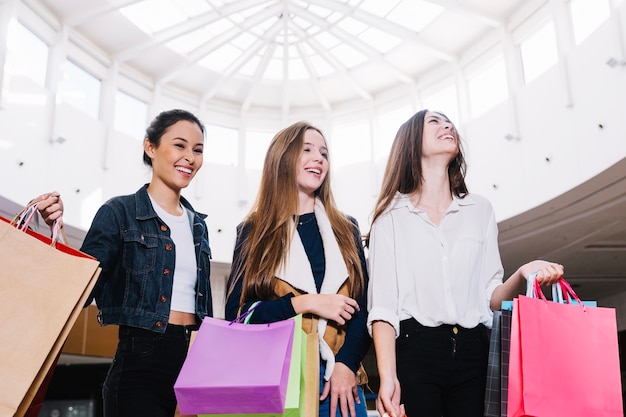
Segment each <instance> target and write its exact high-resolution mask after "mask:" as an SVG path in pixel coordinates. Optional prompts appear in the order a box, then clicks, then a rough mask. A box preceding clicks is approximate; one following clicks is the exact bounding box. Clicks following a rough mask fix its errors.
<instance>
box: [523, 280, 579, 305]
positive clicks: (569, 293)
mask: <svg viewBox="0 0 626 417" xmlns="http://www.w3.org/2000/svg"><path fill="white" fill-rule="evenodd" d="M529 278H530V277H529ZM532 285H533V293H534V294H533V298H537V295H539V298H541V299H542V300H544V301H548V300H547V299H546V296H545V295H544V294H543V291H541V286H540V285H539V282H538V281H537V280H536V279H533V280H532ZM555 287H558V289H555ZM555 293H556V294H557V297H556V298H553V301H554V302H557V303H562V304H571V303H572V298H573V299H574V300H576V301H577V302H578V304H579V305H580V306H582V308H583V310H584V309H585V305H584V304H583V302H582V301H581V300H580V298H578V295H577V294H576V292H574V289H573V288H572V286H571V285H570V284H569V282H567V281H566V280H565V279H563V277H561V278H559V282H558V283H556V284H552V296H553V297H554V295H555ZM558 293H561V297H560V299H559V298H558ZM563 295H564V296H565V297H563Z"/></svg>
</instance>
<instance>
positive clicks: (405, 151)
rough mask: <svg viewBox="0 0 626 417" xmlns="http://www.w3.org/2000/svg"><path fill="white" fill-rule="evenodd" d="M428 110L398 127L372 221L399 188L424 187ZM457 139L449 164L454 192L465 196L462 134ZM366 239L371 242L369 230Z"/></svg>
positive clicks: (404, 192) (406, 189)
mask: <svg viewBox="0 0 626 417" xmlns="http://www.w3.org/2000/svg"><path fill="white" fill-rule="evenodd" d="M428 112H429V110H428V109H424V110H420V111H419V112H417V113H415V114H414V115H413V116H412V117H411V118H410V119H409V120H407V121H406V122H404V123H403V124H402V126H400V129H398V133H396V138H395V139H394V141H393V145H391V151H390V152H389V160H388V161H387V166H386V167H385V175H384V177H383V183H382V187H381V191H380V195H379V196H378V200H377V201H376V206H375V208H374V216H373V217H372V223H371V224H374V222H375V221H376V219H377V218H378V217H379V216H380V215H381V214H382V213H383V212H384V211H385V210H386V209H387V207H389V204H391V201H392V200H393V197H394V196H395V194H396V192H400V193H402V194H411V193H413V192H416V191H420V190H421V187H422V181H423V179H424V178H423V174H422V136H423V134H424V118H425V117H426V113H428ZM435 113H437V114H439V115H440V116H442V117H444V118H445V119H446V121H447V122H450V119H448V117H447V116H446V115H445V114H443V113H441V112H435ZM455 130H456V129H455ZM457 136H458V133H457ZM458 139H459V140H458V148H459V152H458V153H457V155H456V157H455V158H454V159H453V160H452V161H450V164H449V165H448V176H449V178H450V191H451V192H452V194H453V195H455V196H457V197H459V198H463V197H465V195H467V186H466V185H465V171H466V164H465V158H464V157H463V149H462V146H461V138H460V137H459V138H458ZM370 230H371V229H370ZM366 243H369V233H368V235H367V239H366Z"/></svg>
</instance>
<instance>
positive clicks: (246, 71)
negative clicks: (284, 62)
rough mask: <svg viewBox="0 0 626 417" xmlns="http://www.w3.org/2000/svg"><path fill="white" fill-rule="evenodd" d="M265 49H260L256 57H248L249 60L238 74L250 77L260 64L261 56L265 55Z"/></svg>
mask: <svg viewBox="0 0 626 417" xmlns="http://www.w3.org/2000/svg"><path fill="white" fill-rule="evenodd" d="M266 49H267V47H264V48H261V50H260V51H259V52H258V54H257V55H254V56H252V57H250V59H249V60H248V61H246V62H245V63H244V64H243V65H242V66H241V68H239V73H240V74H242V75H246V76H249V77H252V76H253V75H254V73H255V72H256V69H257V67H258V66H259V64H260V63H261V56H262V55H263V54H264V53H265V50H266Z"/></svg>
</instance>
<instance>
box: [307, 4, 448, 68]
mask: <svg viewBox="0 0 626 417" xmlns="http://www.w3.org/2000/svg"><path fill="white" fill-rule="evenodd" d="M310 3H313V4H316V5H318V6H321V7H325V8H327V9H330V10H334V11H336V12H338V13H341V14H343V15H345V16H350V17H352V18H354V19H356V20H359V21H361V22H363V23H365V24H367V25H369V26H374V27H376V28H377V29H380V30H381V31H383V32H387V33H389V34H390V35H393V36H396V37H398V38H400V39H402V40H412V41H414V42H416V43H418V44H419V45H420V47H422V48H424V49H426V50H427V51H428V52H429V53H431V54H433V55H434V56H436V57H438V58H439V59H442V60H444V61H446V62H455V61H456V57H455V56H454V55H452V54H450V53H446V52H444V51H442V50H441V48H438V47H435V46H433V45H431V44H429V43H427V42H425V41H424V40H423V39H420V38H419V33H418V32H416V31H414V30H411V29H409V28H406V27H404V26H402V25H398V24H396V23H393V22H391V21H390V20H387V19H385V18H382V17H380V16H376V15H374V14H372V13H369V12H366V11H364V10H362V9H359V8H355V7H353V6H350V5H348V4H345V3H341V2H338V1H335V0H310Z"/></svg>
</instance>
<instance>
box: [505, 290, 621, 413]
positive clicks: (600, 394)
mask: <svg viewBox="0 0 626 417" xmlns="http://www.w3.org/2000/svg"><path fill="white" fill-rule="evenodd" d="M561 284H562V285H563V287H564V289H566V291H567V292H568V293H569V294H571V295H572V296H573V297H574V299H575V300H576V301H577V304H573V303H572V304H560V303H555V302H549V301H547V300H546V299H545V298H544V297H543V293H542V292H541V289H539V288H538V284H536V288H535V292H536V294H539V296H540V298H539V299H538V298H531V297H526V296H524V295H520V297H519V298H518V299H515V300H514V302H513V315H512V323H511V345H510V349H511V351H510V360H509V378H508V382H509V387H508V413H507V415H508V417H518V416H539V417H543V416H549V417H551V416H568V417H576V416H579V417H590V416H593V417H613V416H615V417H617V416H620V417H621V416H623V415H624V414H623V408H622V388H621V377H620V366H619V349H618V344H617V323H616V317H615V309H613V308H601V307H589V306H585V305H583V303H582V302H581V301H580V299H578V297H577V296H576V294H575V293H574V292H573V290H572V289H571V287H569V284H567V283H566V282H565V281H563V280H562V281H561Z"/></svg>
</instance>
